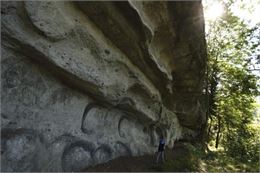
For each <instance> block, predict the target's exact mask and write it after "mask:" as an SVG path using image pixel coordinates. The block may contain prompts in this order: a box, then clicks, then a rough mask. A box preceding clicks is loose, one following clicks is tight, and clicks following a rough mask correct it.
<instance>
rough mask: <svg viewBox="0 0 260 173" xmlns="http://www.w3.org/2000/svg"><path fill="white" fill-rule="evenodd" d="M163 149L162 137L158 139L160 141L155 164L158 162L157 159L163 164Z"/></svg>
mask: <svg viewBox="0 0 260 173" xmlns="http://www.w3.org/2000/svg"><path fill="white" fill-rule="evenodd" d="M164 147H165V140H164V138H163V136H161V137H160V141H159V147H158V154H157V159H156V163H158V162H159V159H160V160H161V161H162V162H164V160H165V158H164Z"/></svg>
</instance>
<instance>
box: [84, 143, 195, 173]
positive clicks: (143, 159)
mask: <svg viewBox="0 0 260 173" xmlns="http://www.w3.org/2000/svg"><path fill="white" fill-rule="evenodd" d="M184 156H185V157H189V151H188V149H187V148H186V147H185V146H184V145H183V144H182V143H177V144H176V145H175V146H174V149H173V150H171V149H167V150H166V162H165V163H164V164H156V154H154V155H145V156H139V157H131V156H128V157H119V158H117V159H114V160H111V161H109V162H107V163H104V164H100V165H97V166H94V167H88V168H86V169H84V170H83V171H84V172H155V171H171V172H176V171H178V172H186V171H188V172H189V171H190V170H188V168H187V167H185V166H184V165H179V163H180V158H184ZM169 164H173V165H171V169H172V170H168V169H169ZM183 166H184V167H183Z"/></svg>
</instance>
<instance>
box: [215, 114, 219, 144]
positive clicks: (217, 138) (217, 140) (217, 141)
mask: <svg viewBox="0 0 260 173" xmlns="http://www.w3.org/2000/svg"><path fill="white" fill-rule="evenodd" d="M217 117H218V132H217V137H216V145H215V148H218V144H219V139H220V137H219V135H220V116H219V114H218V116H217Z"/></svg>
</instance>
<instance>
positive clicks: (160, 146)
mask: <svg viewBox="0 0 260 173" xmlns="http://www.w3.org/2000/svg"><path fill="white" fill-rule="evenodd" d="M164 145H165V141H164V140H163V139H160V142H159V147H158V152H162V151H164Z"/></svg>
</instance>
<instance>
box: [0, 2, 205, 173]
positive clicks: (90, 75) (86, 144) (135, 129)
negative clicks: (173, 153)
mask: <svg viewBox="0 0 260 173" xmlns="http://www.w3.org/2000/svg"><path fill="white" fill-rule="evenodd" d="M1 38H2V40H1V78H2V79H1V87H2V92H1V103H2V104H1V139H2V142H1V165H2V167H1V171H80V170H82V169H84V168H85V167H87V166H92V165H95V164H99V163H103V162H106V161H108V160H111V159H113V158H116V157H119V156H125V155H130V156H131V155H133V156H137V155H143V154H146V153H152V152H154V151H155V150H156V146H157V142H158V138H159V136H160V135H161V134H163V135H164V136H165V137H166V141H167V145H168V146H171V145H172V143H173V141H174V140H176V139H178V138H182V137H185V136H193V137H194V136H196V135H197V134H198V133H199V132H200V129H201V127H202V125H203V124H204V123H205V110H204V108H203V102H202V97H203V92H202V91H203V80H204V73H205V63H206V51H205V40H204V22H203V12H202V6H201V2H174V1H170V2H148V1H147V2H141V1H130V2H84V1H78V2H74V1H66V2H61V1H56V2H51V1H49V2H44V1H25V2H22V1H17V2H15V1H13V2H7V1H1Z"/></svg>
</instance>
